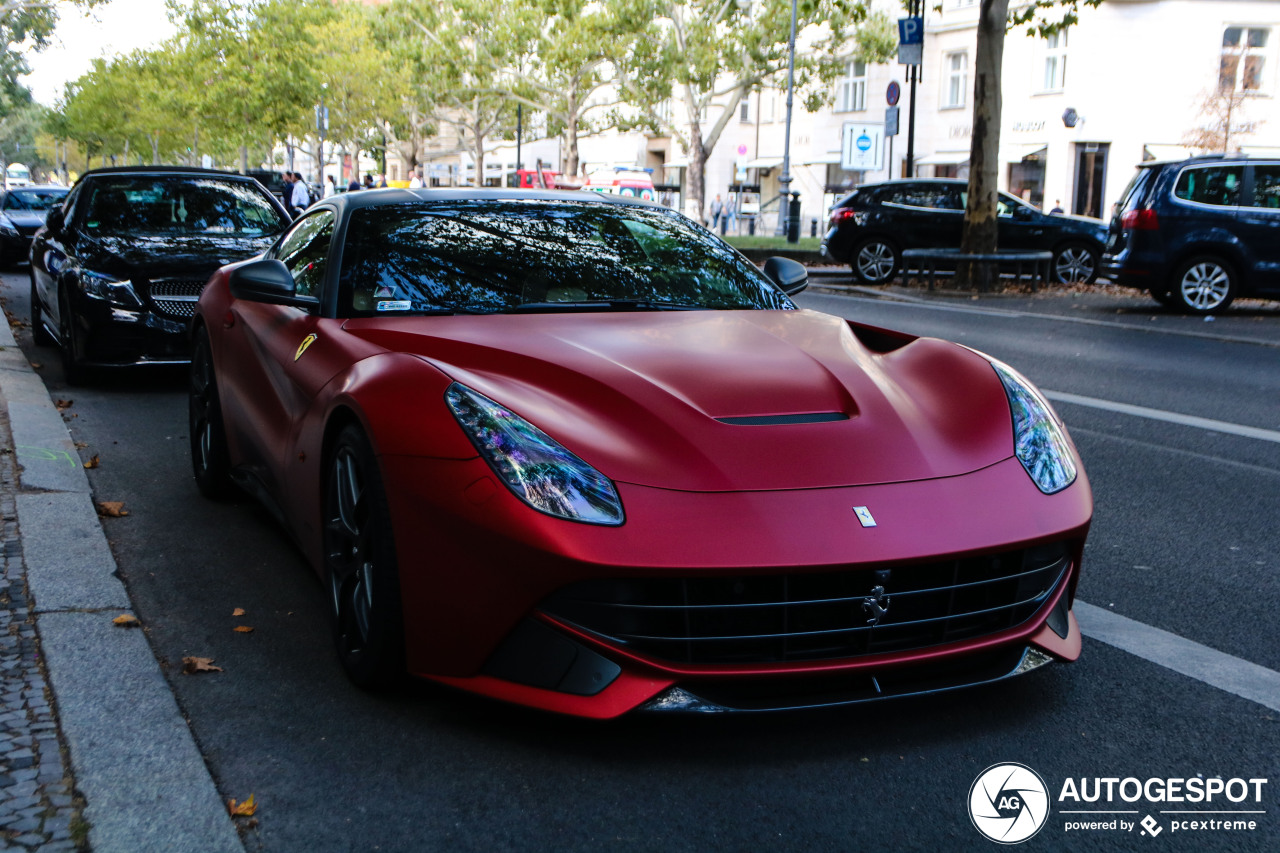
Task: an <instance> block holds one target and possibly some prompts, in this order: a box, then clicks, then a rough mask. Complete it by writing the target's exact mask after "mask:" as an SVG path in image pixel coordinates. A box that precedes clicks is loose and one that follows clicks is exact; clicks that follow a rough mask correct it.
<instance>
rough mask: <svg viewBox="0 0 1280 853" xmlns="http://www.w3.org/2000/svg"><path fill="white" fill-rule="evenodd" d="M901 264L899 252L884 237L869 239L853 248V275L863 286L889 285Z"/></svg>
mask: <svg viewBox="0 0 1280 853" xmlns="http://www.w3.org/2000/svg"><path fill="white" fill-rule="evenodd" d="M900 262H901V259H900V258H899V257H898V250H897V249H895V248H894V247H893V245H892V244H890V243H889V241H887V240H885V239H884V238H882V237H867V238H866V239H864V240H861V241H859V242H858V244H857V245H856V246H854V247H853V261H852V264H851V266H852V267H853V274H854V276H855V277H856V278H857V279H858V281H860V282H862V283H863V284H888V283H889V282H891V281H893V277H894V276H895V275H897V273H898V264H899V263H900Z"/></svg>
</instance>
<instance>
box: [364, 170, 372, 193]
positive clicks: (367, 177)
mask: <svg viewBox="0 0 1280 853" xmlns="http://www.w3.org/2000/svg"><path fill="white" fill-rule="evenodd" d="M364 188H365V189H367V190H371V189H373V174H372V173H370V172H365V173H364Z"/></svg>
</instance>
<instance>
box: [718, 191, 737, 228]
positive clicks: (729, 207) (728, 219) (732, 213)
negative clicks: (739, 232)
mask: <svg viewBox="0 0 1280 853" xmlns="http://www.w3.org/2000/svg"><path fill="white" fill-rule="evenodd" d="M737 221H738V205H737V202H736V201H735V199H734V197H733V196H729V201H728V202H726V203H725V206H724V222H725V228H723V229H722V230H721V231H720V233H721V234H724V233H727V232H729V231H732V230H733V227H734V225H736V224H737Z"/></svg>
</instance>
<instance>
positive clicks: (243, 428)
mask: <svg viewBox="0 0 1280 853" xmlns="http://www.w3.org/2000/svg"><path fill="white" fill-rule="evenodd" d="M335 221H336V214H335V212H334V211H333V210H332V209H330V208H319V209H316V210H314V211H312V212H310V213H308V214H307V215H306V216H303V217H302V218H301V219H299V220H298V221H297V222H295V223H294V224H293V226H292V227H291V228H290V229H289V231H288V232H287V233H286V234H285V235H284V237H283V238H282V239H281V241H280V243H279V244H278V245H277V247H276V248H275V249H274V250H273V251H272V252H269V253H268V257H273V258H275V259H276V260H279V261H281V262H282V263H284V265H285V266H286V267H288V269H289V272H290V273H291V274H292V276H293V280H294V286H295V288H296V289H297V294H298V295H299V296H313V297H316V298H317V299H319V300H320V301H321V302H323V297H324V292H325V289H326V287H327V286H328V285H327V281H326V279H327V277H328V275H327V274H328V271H329V254H330V250H331V243H332V242H333V234H334V224H335ZM231 315H232V316H231V318H230V320H229V325H228V327H227V329H226V331H225V332H224V336H225V338H226V345H225V346H224V348H223V360H222V362H221V364H220V365H219V372H220V374H221V376H222V377H223V378H222V380H221V385H220V391H221V394H222V402H223V406H224V407H226V409H227V412H228V417H227V423H228V428H229V433H228V441H229V442H230V443H231V445H232V448H233V459H234V461H235V463H236V465H237V468H238V469H240V470H241V471H243V472H248V473H249V474H251V475H252V476H253V477H254V478H256V479H257V480H258V481H259V484H260V485H261V486H263V487H264V488H265V489H266V490H267V492H268V494H270V495H272V496H276V497H278V496H279V494H280V483H281V468H282V465H283V464H284V462H285V460H286V458H287V457H288V455H289V452H290V448H291V446H292V439H293V436H294V435H295V433H296V425H297V423H298V421H299V419H300V418H301V417H302V415H303V414H304V413H305V412H306V411H307V408H308V406H309V405H310V403H311V400H312V399H313V398H314V396H315V392H316V390H317V387H318V385H320V384H323V382H324V381H327V379H328V376H324V375H322V374H321V375H317V374H316V373H315V372H314V371H310V370H304V369H300V368H299V367H298V363H299V362H300V361H301V360H302V357H303V355H304V354H306V353H307V352H308V351H309V350H310V349H311V347H312V346H313V345H315V346H320V344H319V343H318V342H320V341H322V340H324V339H325V338H326V337H330V336H332V335H334V334H335V333H336V331H337V329H338V326H339V325H340V324H339V322H338V321H335V320H333V319H326V318H324V317H323V316H321V312H320V311H318V310H312V311H307V310H303V309H302V308H298V307H294V306H287V305H268V304H266V303H262V302H250V301H247V300H240V299H237V300H235V301H234V302H233V303H232V305H231ZM318 361H319V360H318V359H316V358H314V357H312V358H310V359H308V360H307V362H306V365H305V366H307V367H310V366H313V365H317V364H318ZM322 373H323V372H322ZM329 375H332V374H331V373H330V374H329Z"/></svg>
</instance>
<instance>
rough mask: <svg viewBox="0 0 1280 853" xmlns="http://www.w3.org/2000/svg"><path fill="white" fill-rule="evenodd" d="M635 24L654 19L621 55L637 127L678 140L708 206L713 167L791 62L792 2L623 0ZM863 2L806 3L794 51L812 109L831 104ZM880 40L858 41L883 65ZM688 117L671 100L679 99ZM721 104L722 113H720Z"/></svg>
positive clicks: (621, 77) (695, 189) (694, 192)
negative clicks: (748, 100)
mask: <svg viewBox="0 0 1280 853" xmlns="http://www.w3.org/2000/svg"><path fill="white" fill-rule="evenodd" d="M614 2H615V3H617V4H618V8H619V13H620V14H623V15H626V16H629V17H630V19H631V20H637V21H645V20H647V21H651V23H650V25H649V26H648V27H646V28H644V30H642V31H641V32H640V33H639V34H638V36H637V37H636V38H635V39H634V40H633V41H632V42H631V44H629V45H628V46H627V50H626V52H625V54H624V55H623V56H622V57H621V58H620V59H619V61H618V82H619V85H620V87H621V91H622V94H623V99H624V100H625V101H626V103H627V104H628V105H629V106H630V107H631V108H633V109H634V110H635V111H636V112H637V113H638V119H637V124H639V125H641V126H645V127H648V128H649V129H650V130H652V131H653V132H655V133H659V134H662V135H665V136H671V137H672V138H673V139H675V140H676V141H677V142H678V143H679V145H680V146H681V147H682V148H683V149H684V150H685V151H686V152H687V153H688V155H689V175H688V185H689V190H688V191H689V196H690V199H691V206H696V211H697V212H700V211H701V210H702V209H703V206H704V205H703V201H704V198H705V193H706V186H705V184H706V179H705V165H706V162H707V158H708V157H710V155H711V153H712V151H714V150H715V146H716V143H717V142H718V141H719V140H720V135H721V134H722V133H723V132H724V129H725V127H726V126H727V125H728V123H729V121H730V120H731V119H732V118H733V117H734V116H735V115H736V113H737V108H738V104H739V102H741V100H742V98H743V97H745V96H746V95H747V94H748V93H749V92H751V91H752V90H754V89H757V88H759V87H761V86H763V85H766V84H769V83H770V82H772V81H773V80H775V79H776V78H777V77H778V76H779V75H780V74H782V72H783V71H785V69H786V68H787V61H788V49H787V36H788V35H789V33H790V28H791V2H789V0H742V2H741V3H738V2H734V0H614ZM866 13H867V5H866V3H865V2H863V0H853V2H847V0H808V2H805V3H803V4H800V5H799V6H798V8H797V19H796V27H797V32H799V33H801V34H802V36H803V38H802V41H801V43H799V44H798V46H797V49H796V56H795V70H796V87H797V89H798V90H800V91H801V92H802V94H803V96H804V103H805V106H806V108H808V109H810V110H814V109H817V108H818V107H819V106H821V104H822V103H824V102H827V101H829V100H830V83H831V82H832V81H833V80H834V79H835V76H836V74H837V73H838V71H839V69H840V67H841V65H842V64H843V62H844V61H845V60H846V59H847V58H848V53H849V45H850V41H851V39H852V38H853V36H854V27H855V26H856V25H857V24H858V23H859V22H861V21H862V20H864V19H865V18H866ZM877 44H879V42H878V41H869V42H868V43H867V44H864V45H858V48H857V53H858V54H859V55H860V58H863V59H866V60H867V61H868V62H882V61H884V60H885V59H887V54H882V53H880V52H879V49H880V48H878V47H877ZM673 91H674V93H675V97H674V101H675V102H676V103H678V104H679V108H680V110H682V111H683V115H679V116H678V115H677V110H676V109H670V108H669V106H670V104H671V102H672V100H673V95H672V93H673ZM713 108H715V109H718V110H719V113H718V114H717V113H716V112H714V110H713Z"/></svg>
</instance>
